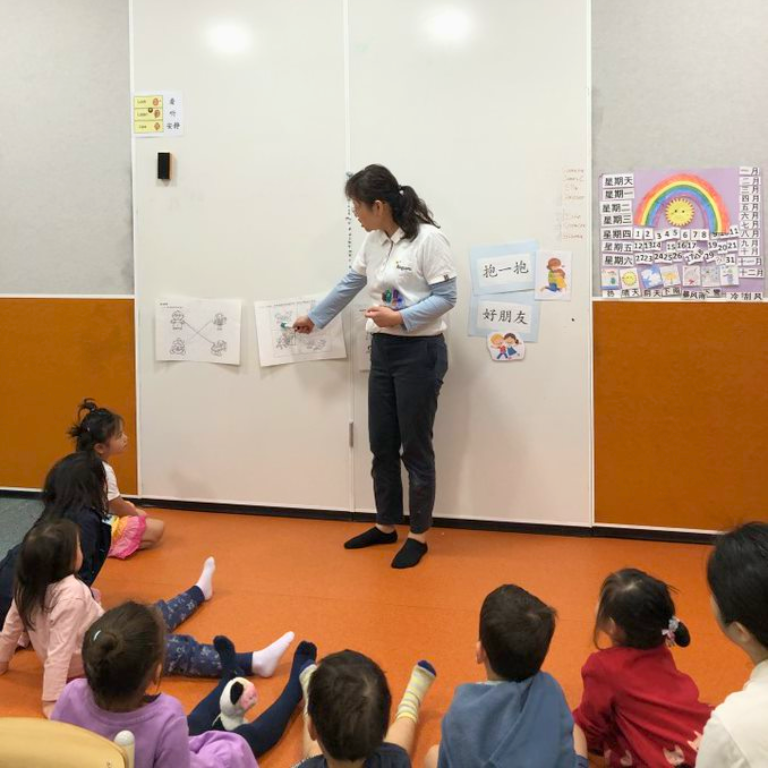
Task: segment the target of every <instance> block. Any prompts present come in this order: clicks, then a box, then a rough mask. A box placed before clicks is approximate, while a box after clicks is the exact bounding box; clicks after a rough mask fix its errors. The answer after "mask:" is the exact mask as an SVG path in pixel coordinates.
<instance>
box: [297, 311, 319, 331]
mask: <svg viewBox="0 0 768 768" xmlns="http://www.w3.org/2000/svg"><path fill="white" fill-rule="evenodd" d="M314 327H315V324H314V323H313V322H312V321H311V320H310V319H309V318H308V317H307V316H306V315H304V316H303V317H300V318H299V319H298V320H297V321H296V322H295V323H294V324H293V330H294V331H296V333H312V331H313V330H314Z"/></svg>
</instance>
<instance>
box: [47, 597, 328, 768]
mask: <svg viewBox="0 0 768 768" xmlns="http://www.w3.org/2000/svg"><path fill="white" fill-rule="evenodd" d="M214 645H215V647H216V650H217V651H218V652H219V655H220V656H221V663H222V668H223V670H224V673H223V676H222V679H221V682H220V683H219V685H218V686H216V688H215V689H214V690H213V691H211V693H209V694H208V696H206V697H205V699H203V701H201V702H200V703H199V704H198V705H197V706H196V707H195V709H194V710H193V711H192V713H191V714H190V715H189V718H187V717H186V716H185V714H184V710H183V709H182V707H181V703H180V702H179V701H178V700H177V699H174V698H173V697H172V696H167V695H165V694H163V693H160V694H153V695H149V694H148V690H149V689H154V688H156V687H157V686H158V685H159V683H160V679H161V677H162V671H163V654H164V650H165V628H164V626H163V624H162V622H161V621H160V620H159V618H158V616H157V614H156V612H155V611H154V610H153V609H152V608H150V607H148V606H145V605H139V604H138V603H131V602H129V603H124V604H123V605H120V606H118V607H117V608H113V609H112V610H111V611H107V613H105V614H104V615H103V616H102V617H101V618H100V619H98V620H97V621H96V622H94V624H93V625H92V626H91V627H90V628H89V629H88V631H87V633H86V635H85V639H84V641H83V664H84V666H85V674H86V679H85V680H83V679H79V680H74V681H73V682H71V683H70V684H69V685H68V686H67V687H66V688H65V689H64V693H63V694H62V695H61V697H60V698H59V700H58V703H57V704H56V708H55V710H54V712H53V719H54V720H60V721H61V722H65V723H71V724H72V725H78V726H80V727H81V728H87V729H88V730H89V731H93V732H95V733H98V734H100V735H102V736H105V737H106V738H108V739H114V738H115V736H116V735H117V734H118V733H119V732H120V731H123V730H129V731H131V733H133V735H134V737H135V738H136V768H187V767H188V766H189V768H257V763H256V758H257V757H259V756H260V755H262V754H264V753H265V752H266V751H267V750H269V749H271V748H272V747H273V746H274V745H275V744H276V743H277V742H278V741H279V740H280V737H281V736H282V735H283V732H284V731H285V728H286V726H287V725H288V722H289V721H290V719H291V716H292V715H293V713H294V711H295V710H296V707H297V706H298V705H299V703H300V702H301V697H302V690H301V683H300V682H299V674H300V673H301V671H302V669H303V668H304V667H305V666H308V665H309V664H311V663H312V662H313V661H314V660H315V658H316V656H317V649H316V648H315V646H314V645H313V644H312V643H306V642H304V643H300V644H299V646H298V648H297V650H296V653H295V655H294V658H293V665H292V667H291V673H290V677H289V679H288V683H287V685H286V687H285V689H284V690H283V692H282V693H281V694H280V696H279V697H278V699H277V701H275V703H274V704H272V706H271V707H269V709H267V710H266V711H265V712H263V713H262V714H261V715H260V716H259V717H258V718H257V719H256V720H255V721H253V722H252V723H245V724H244V725H240V726H238V727H237V728H235V729H234V730H233V731H231V732H227V731H222V730H213V729H215V728H221V727H222V726H221V724H220V723H221V720H220V718H219V715H220V709H219V701H220V698H221V694H222V691H223V690H224V688H225V687H226V685H227V683H228V682H229V681H230V680H231V679H232V678H233V677H237V676H238V675H241V674H242V671H241V670H240V668H238V666H237V655H236V653H235V649H234V647H233V645H232V643H231V642H230V641H229V640H228V639H227V638H224V637H217V638H216V639H215V641H214Z"/></svg>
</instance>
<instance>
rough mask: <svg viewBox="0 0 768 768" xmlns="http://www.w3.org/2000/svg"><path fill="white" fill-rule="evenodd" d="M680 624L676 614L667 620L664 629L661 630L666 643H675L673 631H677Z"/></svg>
mask: <svg viewBox="0 0 768 768" xmlns="http://www.w3.org/2000/svg"><path fill="white" fill-rule="evenodd" d="M679 626H680V619H678V618H677V616H673V617H672V618H671V619H670V620H669V625H668V626H667V628H666V629H662V630H661V634H662V635H664V637H666V638H667V644H668V645H670V646H671V645H675V632H677V628H678V627H679Z"/></svg>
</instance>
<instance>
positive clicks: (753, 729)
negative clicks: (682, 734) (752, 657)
mask: <svg viewBox="0 0 768 768" xmlns="http://www.w3.org/2000/svg"><path fill="white" fill-rule="evenodd" d="M766 713H768V661H764V662H762V663H761V664H758V665H757V666H756V667H755V668H754V669H753V670H752V674H751V675H750V678H749V682H748V683H747V684H746V685H745V686H744V690H742V691H739V692H738V693H732V694H731V695H730V696H729V697H728V698H727V699H726V700H725V701H724V702H723V703H722V704H721V705H720V706H719V707H716V709H715V711H714V712H713V713H712V717H711V718H710V719H709V722H708V723H707V725H706V727H705V728H704V736H703V738H702V739H701V745H700V746H699V754H698V756H697V758H696V768H726V766H727V767H728V768H758V766H765V765H768V729H766V727H765V724H766Z"/></svg>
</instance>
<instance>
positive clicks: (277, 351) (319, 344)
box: [254, 294, 347, 368]
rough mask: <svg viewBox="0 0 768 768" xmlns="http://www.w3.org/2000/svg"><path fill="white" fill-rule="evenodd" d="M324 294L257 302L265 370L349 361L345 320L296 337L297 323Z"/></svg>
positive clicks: (258, 324)
mask: <svg viewBox="0 0 768 768" xmlns="http://www.w3.org/2000/svg"><path fill="white" fill-rule="evenodd" d="M323 296H324V294H319V295H315V296H302V297H299V298H293V299H279V300H275V301H256V302H254V310H255V313H256V335H257V338H258V343H259V363H260V364H261V366H262V367H263V368H265V367H268V366H271V365H285V364H286V363H303V362H310V361H313V360H334V359H339V358H345V357H346V356H347V348H346V345H345V344H344V332H343V327H342V324H341V317H340V316H339V317H337V318H335V319H334V320H332V321H331V322H330V323H328V325H327V326H326V327H325V328H323V329H322V330H320V329H317V328H316V329H315V330H314V331H312V333H307V334H303V333H296V332H295V331H294V330H293V324H294V322H295V321H296V320H297V319H298V318H299V317H302V316H303V315H306V314H307V313H308V312H309V311H310V310H311V309H312V307H314V306H315V304H317V302H318V301H319V300H320V299H322V298H323Z"/></svg>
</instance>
